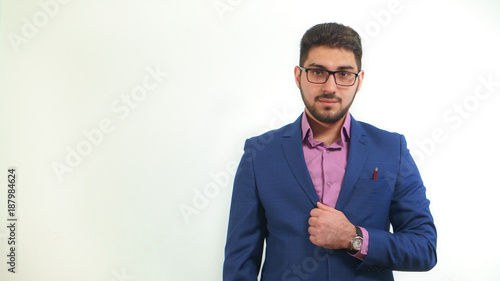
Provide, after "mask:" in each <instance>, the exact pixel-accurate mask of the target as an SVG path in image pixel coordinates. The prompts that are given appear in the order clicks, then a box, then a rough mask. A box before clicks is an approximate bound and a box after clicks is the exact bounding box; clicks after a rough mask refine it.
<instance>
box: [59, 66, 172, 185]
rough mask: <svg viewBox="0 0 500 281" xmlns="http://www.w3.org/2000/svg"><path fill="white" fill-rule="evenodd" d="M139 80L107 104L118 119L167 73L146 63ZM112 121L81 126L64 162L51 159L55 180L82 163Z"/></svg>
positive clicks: (106, 133)
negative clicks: (143, 72) (80, 133)
mask: <svg viewBox="0 0 500 281" xmlns="http://www.w3.org/2000/svg"><path fill="white" fill-rule="evenodd" d="M145 72H146V73H145V75H144V77H143V78H142V83H141V84H140V85H137V86H135V87H133V88H132V89H131V90H130V92H129V93H125V94H122V95H121V96H120V97H119V98H116V99H115V100H114V101H112V102H111V104H110V110H111V112H113V113H114V114H115V116H116V118H117V119H118V120H125V119H127V118H128V117H129V116H130V112H131V111H132V110H134V109H136V108H138V107H139V106H140V104H141V103H142V102H144V100H146V98H147V97H148V96H149V94H150V93H152V92H153V91H155V90H156V89H158V88H159V87H160V85H161V83H163V82H164V80H165V78H166V77H167V76H168V73H167V72H163V71H162V70H160V67H159V66H158V65H156V66H155V67H151V66H147V67H146V70H145ZM115 122H116V121H113V118H111V117H104V118H102V119H101V120H100V121H99V122H98V123H97V125H96V127H94V128H91V129H83V130H82V131H81V132H82V138H81V139H80V141H78V142H77V143H76V144H75V145H74V146H69V145H68V146H66V148H65V149H66V157H65V158H64V161H53V162H52V170H53V171H54V174H55V176H56V177H57V179H58V180H59V181H60V182H62V181H63V176H64V175H65V174H68V173H71V172H73V170H74V169H75V168H76V167H77V166H78V165H80V164H81V163H82V161H83V160H84V159H85V157H87V156H88V155H90V153H92V151H93V150H94V148H95V147H97V146H99V145H100V144H101V143H102V142H103V141H104V139H105V137H106V135H109V134H110V133H112V132H113V131H114V129H115Z"/></svg>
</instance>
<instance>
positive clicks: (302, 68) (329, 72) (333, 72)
mask: <svg viewBox="0 0 500 281" xmlns="http://www.w3.org/2000/svg"><path fill="white" fill-rule="evenodd" d="M298 67H299V68H300V70H302V71H304V72H305V73H306V79H307V81H308V82H309V83H312V84H325V83H326V82H328V79H330V76H331V75H333V81H335V84H336V85H337V86H344V87H351V86H353V85H354V84H356V80H357V79H358V76H359V74H360V73H361V71H360V72H358V73H356V72H351V71H345V70H337V71H330V70H326V69H321V68H304V67H302V66H300V65H299V66H298ZM309 70H321V71H326V72H328V76H327V78H326V80H325V82H323V83H321V82H311V80H309V74H308V73H307V72H308V71H309ZM339 72H347V73H352V74H354V75H356V77H354V81H353V82H352V84H351V85H343V84H339V83H337V78H335V73H339Z"/></svg>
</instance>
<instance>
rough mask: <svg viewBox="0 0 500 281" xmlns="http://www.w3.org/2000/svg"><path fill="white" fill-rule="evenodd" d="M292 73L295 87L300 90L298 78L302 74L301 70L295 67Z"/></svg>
mask: <svg viewBox="0 0 500 281" xmlns="http://www.w3.org/2000/svg"><path fill="white" fill-rule="evenodd" d="M293 71H294V74H295V84H297V87H298V88H299V89H300V76H301V74H302V70H300V68H299V67H298V66H296V67H295V69H294V70H293Z"/></svg>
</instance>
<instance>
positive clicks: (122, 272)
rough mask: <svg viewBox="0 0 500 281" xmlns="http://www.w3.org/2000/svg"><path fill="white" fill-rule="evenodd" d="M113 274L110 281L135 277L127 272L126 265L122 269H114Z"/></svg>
mask: <svg viewBox="0 0 500 281" xmlns="http://www.w3.org/2000/svg"><path fill="white" fill-rule="evenodd" d="M111 273H112V274H113V276H114V277H113V278H111V279H110V280H109V281H134V280H135V277H134V276H132V275H129V274H127V272H126V270H125V267H122V268H121V270H120V271H117V270H113V272H111Z"/></svg>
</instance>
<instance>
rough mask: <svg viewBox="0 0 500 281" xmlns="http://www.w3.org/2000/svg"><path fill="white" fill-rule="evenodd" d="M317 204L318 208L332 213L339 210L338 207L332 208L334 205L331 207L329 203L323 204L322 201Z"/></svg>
mask: <svg viewBox="0 0 500 281" xmlns="http://www.w3.org/2000/svg"><path fill="white" fill-rule="evenodd" d="M317 205H318V209H320V210H323V211H327V212H330V213H334V212H337V210H336V209H334V208H332V207H330V206H328V205H325V204H323V203H321V202H318V204H317Z"/></svg>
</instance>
